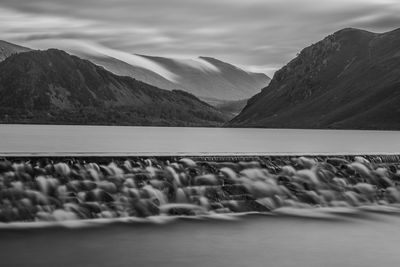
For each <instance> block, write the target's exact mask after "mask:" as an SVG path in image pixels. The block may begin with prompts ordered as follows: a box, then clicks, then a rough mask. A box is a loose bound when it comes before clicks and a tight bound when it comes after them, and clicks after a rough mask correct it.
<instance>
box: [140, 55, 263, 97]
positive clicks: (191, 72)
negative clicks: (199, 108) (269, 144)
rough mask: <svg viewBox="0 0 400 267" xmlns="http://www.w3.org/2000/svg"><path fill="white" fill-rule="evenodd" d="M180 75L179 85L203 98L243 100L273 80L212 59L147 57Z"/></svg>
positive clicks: (176, 80)
mask: <svg viewBox="0 0 400 267" xmlns="http://www.w3.org/2000/svg"><path fill="white" fill-rule="evenodd" d="M143 57H145V58H147V59H149V60H151V61H153V62H155V63H157V64H159V65H161V66H162V67H164V68H166V69H167V70H168V71H169V72H171V73H174V74H175V75H176V78H175V81H174V82H175V83H176V84H178V85H179V86H180V88H183V89H184V90H186V91H188V92H190V93H192V94H194V95H196V96H198V97H200V98H204V99H207V98H214V99H220V100H241V99H245V98H249V97H251V96H253V95H254V94H256V93H258V92H260V90H261V88H263V87H264V86H266V85H267V84H268V82H269V81H270V78H269V77H268V76H267V75H265V74H261V73H251V72H247V71H244V70H242V69H240V68H238V67H236V66H234V65H231V64H229V63H226V62H223V61H220V60H218V59H215V58H211V57H199V58H197V59H173V58H166V57H154V56H143Z"/></svg>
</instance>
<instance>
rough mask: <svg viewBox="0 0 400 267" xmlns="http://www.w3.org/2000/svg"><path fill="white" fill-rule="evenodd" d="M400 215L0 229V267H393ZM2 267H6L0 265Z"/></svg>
mask: <svg viewBox="0 0 400 267" xmlns="http://www.w3.org/2000/svg"><path fill="white" fill-rule="evenodd" d="M399 224H400V217H398V215H397V216H387V215H368V216H366V217H362V218H359V217H357V216H356V217H348V218H333V219H328V220H325V219H324V220H321V219H301V218H296V217H273V216H249V217H246V218H242V219H240V220H238V221H215V220H201V221H195V220H192V221H189V220H184V221H178V222H172V223H168V224H165V225H154V224H142V225H138V224H132V225H130V224H125V225H121V224H117V225H107V226H103V227H96V228H83V229H63V228H54V229H34V230H32V229H30V230H18V231H6V232H4V230H3V231H0V236H1V238H0V255H1V262H2V266H8V267H9V266H30V267H53V266H58V267H64V266H65V267H67V266H74V267H80V266H96V267H103V266H104V267H105V266H121V267H123V266H129V267H131V266H145V267H147V266H148V267H155V266H165V267H169V266H171V267H187V266H191V267H200V266H215V267H219V266H221V267H236V266H238V267H239V266H240V267H242V266H252V267H253V266H254V267H258V266H260V267H261V266H262V267H265V266H276V267H284V266H285V267H291V266H293V267H301V266H304V267H314V266H315V267H321V266H324V267H338V266H352V267H358V266H359V267H366V266H371V267H375V266H399V264H400V254H399V253H398V246H399V244H400V231H399ZM3 264H5V265H3Z"/></svg>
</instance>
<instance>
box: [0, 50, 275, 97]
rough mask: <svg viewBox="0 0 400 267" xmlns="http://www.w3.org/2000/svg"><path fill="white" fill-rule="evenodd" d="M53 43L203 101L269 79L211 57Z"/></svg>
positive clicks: (242, 92) (256, 88) (248, 91)
mask: <svg viewBox="0 0 400 267" xmlns="http://www.w3.org/2000/svg"><path fill="white" fill-rule="evenodd" d="M6 44H7V45H6ZM54 45H55V47H57V48H61V49H64V50H66V51H67V52H68V53H70V54H72V55H75V56H78V57H80V58H82V59H86V60H89V61H91V62H93V63H95V64H96V65H100V66H103V67H104V68H105V69H106V70H108V71H111V72H112V73H114V74H117V75H120V76H130V77H132V78H134V79H136V80H139V81H142V82H145V83H148V84H151V85H153V86H155V87H158V88H162V89H167V90H176V89H177V90H182V91H186V92H189V93H191V94H193V95H195V96H197V97H199V98H201V99H202V100H204V101H206V102H207V100H208V99H210V98H212V99H217V100H222V101H225V100H228V101H230V100H241V99H247V98H249V97H251V96H253V95H255V94H256V93H258V92H260V90H261V88H263V87H265V86H266V85H267V84H268V83H269V81H270V80H271V79H270V78H269V77H268V76H267V75H265V74H263V73H252V72H247V71H244V70H242V69H240V68H238V67H236V66H234V65H231V64H228V63H225V62H222V61H220V60H217V59H214V58H210V57H199V58H196V59H174V58H166V57H154V56H144V55H134V54H129V53H126V52H122V51H118V50H113V49H108V48H103V47H100V48H99V47H95V46H92V45H87V44H85V43H72V44H70V43H68V42H56V43H55V44H54ZM3 46H4V47H7V51H10V52H7V53H4V56H3V57H2V55H1V54H0V59H1V58H3V59H4V58H6V57H7V56H10V55H11V54H14V53H19V52H26V51H29V50H30V49H29V48H24V47H20V46H17V45H13V44H11V43H6V42H4V45H3ZM1 47H2V43H1V42H0V49H1ZM11 48H13V49H11ZM210 103H212V102H210Z"/></svg>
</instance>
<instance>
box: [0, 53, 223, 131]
mask: <svg viewBox="0 0 400 267" xmlns="http://www.w3.org/2000/svg"><path fill="white" fill-rule="evenodd" d="M0 119H1V121H2V122H12V123H16V122H27V123H74V124H121V125H175V126H178V125H182V126H183V125H187V126H195V125H196V126H204V125H210V126H212V125H219V124H221V123H222V122H223V121H224V120H225V119H226V118H225V116H224V115H222V113H221V112H219V111H217V110H216V109H215V108H213V107H211V106H209V105H208V104H206V103H204V102H202V101H200V100H199V99H197V98H196V97H194V96H192V95H190V94H188V93H185V92H182V91H176V90H175V91H167V90H162V89H159V88H156V87H154V86H151V85H148V84H145V83H143V82H140V81H137V80H135V79H133V78H130V77H122V76H117V75H115V74H112V73H111V72H109V71H107V70H105V69H104V68H102V67H99V66H96V65H94V64H92V63H91V62H89V61H87V60H82V59H80V58H78V57H75V56H70V55H68V54H67V53H65V52H63V51H60V50H56V49H50V50H47V51H32V52H25V53H20V54H17V55H13V56H10V57H8V58H7V59H6V60H4V61H3V62H1V63H0Z"/></svg>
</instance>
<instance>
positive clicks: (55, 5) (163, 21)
mask: <svg viewBox="0 0 400 267" xmlns="http://www.w3.org/2000/svg"><path fill="white" fill-rule="evenodd" d="M399 14H400V1H398V0H319V1H318V0H1V2H0V39H2V40H5V41H9V42H12V43H16V44H20V45H24V46H28V47H31V48H36V49H47V48H50V47H56V48H63V49H67V48H68V47H73V46H75V47H77V46H80V47H85V48H86V49H88V50H90V49H91V48H97V49H107V50H109V51H110V50H113V51H121V52H123V53H129V54H144V55H156V56H167V57H178V58H193V57H197V56H210V57H215V58H218V59H220V60H223V61H226V62H229V63H232V64H235V65H237V66H239V67H243V68H245V69H246V70H249V71H257V72H264V73H266V74H267V75H269V76H272V75H273V73H274V71H276V70H277V69H279V68H281V67H282V66H284V65H285V64H286V63H287V62H289V61H290V60H291V59H293V58H294V57H295V56H296V54H297V53H298V52H300V51H301V49H303V48H304V47H306V46H309V45H311V44H313V43H315V42H317V41H319V40H321V39H323V38H324V37H325V36H327V35H329V34H332V33H334V32H335V31H337V30H340V29H342V28H346V27H353V28H360V29H365V30H369V31H373V32H386V31H390V30H394V29H396V28H399V27H400V16H399Z"/></svg>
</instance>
